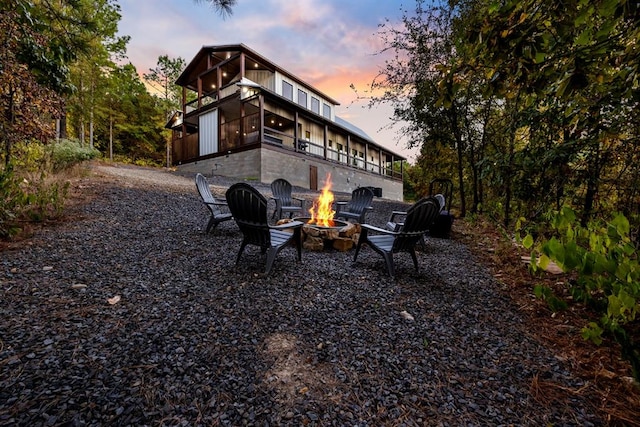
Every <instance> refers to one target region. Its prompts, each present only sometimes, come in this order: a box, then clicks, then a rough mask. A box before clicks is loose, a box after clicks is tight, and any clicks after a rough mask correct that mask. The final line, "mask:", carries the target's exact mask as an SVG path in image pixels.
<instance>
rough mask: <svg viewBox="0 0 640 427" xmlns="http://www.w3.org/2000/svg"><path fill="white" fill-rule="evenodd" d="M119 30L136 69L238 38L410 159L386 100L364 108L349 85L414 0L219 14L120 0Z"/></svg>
mask: <svg viewBox="0 0 640 427" xmlns="http://www.w3.org/2000/svg"><path fill="white" fill-rule="evenodd" d="M119 4H120V7H121V14H122V19H121V21H120V24H119V34H120V35H128V36H130V37H131V41H130V42H129V45H128V49H127V56H128V58H129V60H130V61H131V63H133V65H135V66H136V68H137V69H138V72H139V73H145V72H147V71H148V69H149V68H154V67H155V65H156V62H157V59H158V57H159V56H161V55H169V57H171V58H177V57H182V58H184V59H185V60H186V61H187V63H188V62H189V61H191V59H192V58H193V57H194V56H195V54H196V53H197V52H198V51H199V50H200V48H201V47H202V46H207V45H217V44H236V43H244V44H245V45H247V46H248V47H249V48H251V49H253V50H255V51H257V52H258V53H260V54H261V55H263V56H265V57H266V58H268V59H270V60H272V61H273V62H275V63H277V64H278V65H280V66H281V67H283V68H284V69H286V70H288V71H289V72H291V73H293V74H295V75H296V76H298V77H300V78H301V79H303V80H305V81H307V82H309V83H310V84H312V85H313V86H314V87H316V88H318V89H319V90H321V91H322V92H325V93H326V94H327V95H329V96H331V97H333V98H334V99H336V100H337V101H339V102H340V104H341V105H340V106H339V107H338V110H337V114H338V115H339V116H340V117H342V118H343V119H345V120H348V121H350V122H351V123H353V124H354V125H356V126H358V127H360V128H361V129H363V130H364V131H365V132H367V134H369V136H370V137H371V138H373V139H374V140H375V141H376V142H377V143H379V144H380V145H383V146H385V147H387V148H388V149H390V150H392V151H394V152H396V153H399V154H401V155H403V156H405V157H407V158H409V159H410V160H413V159H414V156H415V150H413V151H409V150H407V149H405V146H406V142H405V141H404V140H402V139H400V140H399V136H398V130H399V129H398V128H393V129H388V128H387V127H388V125H390V124H391V120H390V119H389V117H390V116H391V114H392V109H391V107H390V106H380V107H377V108H375V109H373V110H370V109H368V108H367V107H366V106H365V105H366V102H364V101H359V100H358V99H357V96H356V94H355V93H354V92H353V90H352V89H350V85H351V84H353V85H355V87H356V88H357V90H358V92H359V93H361V94H362V93H365V92H366V91H367V89H368V86H369V84H370V83H371V82H372V81H373V79H374V78H375V76H376V75H377V73H378V71H379V70H380V69H381V68H382V67H383V66H384V61H385V57H384V56H381V55H380V54H378V52H380V50H381V48H382V47H383V45H382V39H381V38H380V36H379V35H377V34H376V33H377V32H378V30H379V28H378V26H379V24H382V23H384V22H385V21H386V20H389V23H390V24H391V25H392V26H394V27H398V26H399V25H400V20H401V17H402V9H407V8H408V9H409V10H412V9H413V8H414V6H415V0H238V1H237V5H236V6H235V7H234V9H233V14H232V15H231V16H227V17H225V18H223V17H221V16H220V15H219V14H217V13H216V12H215V10H214V9H212V8H211V7H210V6H208V5H207V4H206V2H200V3H198V2H195V1H193V0H119Z"/></svg>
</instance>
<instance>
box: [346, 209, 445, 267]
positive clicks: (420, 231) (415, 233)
mask: <svg viewBox="0 0 640 427" xmlns="http://www.w3.org/2000/svg"><path fill="white" fill-rule="evenodd" d="M439 212H440V204H439V203H438V201H437V200H436V198H435V197H427V198H424V199H420V200H419V201H417V202H416V203H414V204H413V205H412V206H411V207H410V208H409V209H408V210H407V215H406V217H405V219H404V223H403V224H402V225H401V226H399V227H398V230H396V231H391V230H386V229H384V228H378V227H374V226H372V225H370V224H361V227H362V230H361V232H360V238H359V239H358V244H357V245H356V252H355V254H354V256H353V261H354V262H355V261H356V260H357V259H358V254H359V253H360V248H361V247H362V245H363V244H367V245H369V246H370V247H371V248H372V249H373V250H374V251H376V252H378V253H379V254H380V255H382V256H383V257H384V259H385V262H386V264H387V271H388V273H389V276H391V277H394V276H395V268H394V264H393V254H395V253H398V252H408V253H409V254H410V255H411V258H412V259H413V265H414V267H415V269H416V271H417V270H418V258H417V257H416V251H415V246H416V244H417V243H418V242H419V241H420V239H422V237H423V236H424V234H425V233H426V232H427V231H428V230H429V227H430V226H431V224H432V223H433V221H434V219H435V218H436V217H437V216H438V213H439ZM372 233H377V234H372Z"/></svg>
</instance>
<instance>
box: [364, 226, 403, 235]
mask: <svg viewBox="0 0 640 427" xmlns="http://www.w3.org/2000/svg"><path fill="white" fill-rule="evenodd" d="M360 227H361V228H366V229H367V230H371V231H376V232H378V233H382V234H391V235H395V234H398V233H396V232H395V231H389V230H385V229H384V228H380V227H376V226H375V225H371V224H360Z"/></svg>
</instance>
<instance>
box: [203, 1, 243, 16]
mask: <svg viewBox="0 0 640 427" xmlns="http://www.w3.org/2000/svg"><path fill="white" fill-rule="evenodd" d="M194 1H195V2H196V3H208V4H209V5H210V6H211V7H213V8H214V9H215V10H216V12H218V13H219V14H220V15H222V16H223V17H225V16H227V15H231V13H233V10H232V8H233V6H235V5H236V0H194Z"/></svg>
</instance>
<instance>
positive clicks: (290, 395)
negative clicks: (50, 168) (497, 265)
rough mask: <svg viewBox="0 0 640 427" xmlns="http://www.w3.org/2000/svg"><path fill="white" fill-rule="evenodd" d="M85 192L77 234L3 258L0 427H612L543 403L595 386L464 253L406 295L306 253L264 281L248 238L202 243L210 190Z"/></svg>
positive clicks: (449, 243) (370, 257) (124, 186)
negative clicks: (559, 393)
mask: <svg viewBox="0 0 640 427" xmlns="http://www.w3.org/2000/svg"><path fill="white" fill-rule="evenodd" d="M210 181H211V182H212V183H213V187H212V188H213V191H214V193H218V194H219V195H222V194H223V192H224V190H225V189H226V188H227V187H228V185H229V184H230V182H229V181H228V180H224V179H221V178H219V177H216V178H211V177H210ZM74 186H75V188H76V189H77V190H78V191H80V192H81V193H82V195H83V198H84V199H85V200H86V201H85V202H83V203H76V204H74V205H73V206H72V207H70V212H69V215H70V218H72V219H71V220H70V221H68V222H65V223H64V224H60V225H55V226H50V227H49V226H48V227H46V228H44V229H42V230H41V231H39V232H38V233H37V234H36V235H35V236H34V237H33V238H32V239H30V240H28V241H25V242H22V243H21V244H20V245H17V246H16V247H15V248H12V249H8V250H5V251H3V252H1V253H0V259H1V261H0V267H1V270H0V289H1V292H2V301H1V306H0V307H1V308H0V310H1V311H0V314H1V316H0V424H1V425H20V426H49V425H50V426H59V425H65V426H66V425H69V426H85V425H86V426H89V425H91V426H94V425H123V426H124V425H134V426H143V425H148V426H160V425H166V426H169V425H171V426H175V425H184V426H211V425H223V426H242V425H255V426H258V425H259V426H276V425H277V426H282V425H291V426H301V425H311V426H314V425H316V426H460V425H464V426H487V425H491V426H494V425H518V426H542V425H554V426H565V425H576V426H577V425H580V426H585V425H586V426H588V425H603V424H604V422H603V420H600V419H598V417H597V416H596V415H595V410H594V409H593V408H591V407H589V405H588V404H587V403H586V402H584V401H582V400H581V398H580V396H579V393H574V394H571V393H568V395H573V396H575V397H574V398H571V399H562V400H558V399H556V398H555V395H540V394H539V393H535V392H532V390H539V388H537V387H536V384H539V383H541V382H545V383H546V384H553V385H554V387H555V386H557V388H558V389H563V390H578V389H579V388H580V387H581V386H582V385H583V384H581V382H580V380H579V379H578V378H576V377H574V376H573V375H572V374H571V373H570V371H569V369H568V367H566V366H563V363H562V362H561V360H560V358H556V357H554V354H553V352H552V351H551V350H550V349H548V348H545V347H544V346H542V344H540V343H539V342H538V341H536V339H535V334H534V333H533V331H532V328H534V327H535V325H530V324H526V323H525V322H524V320H523V317H522V315H521V314H519V312H518V309H517V307H515V306H514V304H513V303H512V301H511V300H510V299H509V297H508V296H506V295H505V294H504V291H503V289H502V288H501V286H500V284H499V283H498V282H496V281H495V280H494V279H493V278H492V277H491V275H490V274H489V273H488V272H487V271H486V270H485V269H484V268H483V267H482V266H481V265H478V264H477V263H476V262H474V259H473V257H472V256H471V254H470V252H469V251H468V250H467V248H466V247H465V246H463V245H462V244H460V243H458V242H456V241H455V240H442V239H428V240H427V247H426V249H424V250H422V251H420V252H419V254H418V258H419V263H420V271H419V272H418V273H415V272H414V270H413V264H412V262H411V259H410V257H409V256H407V255H406V254H400V255H399V256H397V257H396V269H397V279H396V280H390V279H389V277H388V276H387V274H386V270H385V264H384V261H383V259H382V257H381V256H379V255H377V254H376V253H374V252H373V251H372V250H371V249H369V248H367V247H365V248H364V249H363V250H362V252H361V255H360V256H359V257H358V262H357V263H355V264H354V263H353V262H352V257H353V252H338V251H329V250H326V251H324V252H310V251H304V252H303V255H302V262H300V263H298V262H295V255H294V254H295V251H294V250H293V248H287V249H285V250H284V251H282V252H281V253H280V255H279V256H278V258H277V259H276V262H275V264H274V268H273V270H272V272H271V274H270V276H269V277H264V275H263V273H262V272H263V269H264V258H263V256H262V255H261V254H260V252H259V251H258V250H255V249H254V248H251V247H250V248H249V249H248V252H247V253H246V254H245V255H244V257H243V262H242V263H241V264H240V265H239V266H237V267H236V266H235V265H234V262H235V255H236V253H237V250H238V248H239V244H240V240H241V237H240V233H239V231H238V229H237V227H236V225H235V224H234V223H233V222H229V221H228V222H225V223H222V224H220V225H219V226H218V228H217V229H216V230H215V231H214V232H212V233H211V234H209V235H205V234H203V230H204V227H205V226H206V223H207V220H208V214H207V212H206V211H205V208H204V206H203V205H202V204H201V202H200V200H199V198H198V195H197V193H196V190H195V185H194V181H193V177H190V176H180V175H179V174H178V173H175V172H167V171H162V170H150V169H144V168H135V167H123V166H119V167H111V166H104V165H99V164H93V165H92V166H91V170H90V175H89V176H88V177H86V178H82V179H80V180H79V181H77V182H75V183H74ZM258 187H259V189H260V190H261V191H263V192H264V193H265V194H267V193H268V191H269V190H268V187H267V186H263V185H262V186H258ZM300 193H304V192H303V191H302V190H300ZM306 193H307V196H308V197H309V198H311V197H312V196H313V194H310V193H309V192H306ZM397 207H401V205H400V204H398V203H396V202H390V201H385V200H376V201H375V204H374V208H375V210H374V213H373V214H372V215H371V216H370V217H369V222H371V223H373V224H377V225H382V224H383V223H384V221H385V220H386V218H387V216H388V214H389V212H390V210H391V209H394V208H397ZM550 388H551V389H553V387H547V388H545V390H548V389H550Z"/></svg>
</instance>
